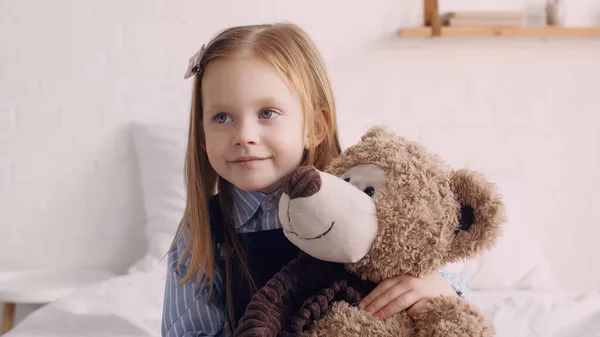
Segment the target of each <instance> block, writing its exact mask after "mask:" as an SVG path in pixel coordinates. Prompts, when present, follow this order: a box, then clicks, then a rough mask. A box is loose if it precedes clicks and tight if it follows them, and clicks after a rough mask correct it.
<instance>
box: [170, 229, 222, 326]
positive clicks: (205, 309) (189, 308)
mask: <svg viewBox="0 0 600 337" xmlns="http://www.w3.org/2000/svg"><path fill="white" fill-rule="evenodd" d="M184 240H185V236H184V237H182V240H180V241H181V242H177V246H176V247H174V248H173V250H171V251H170V252H169V254H168V258H167V260H168V270H167V278H166V285H165V294H164V303H163V316H162V326H161V335H162V337H191V336H199V335H201V336H220V335H221V334H222V332H223V327H224V323H225V319H224V309H223V306H222V304H221V301H220V299H219V296H220V294H221V290H222V278H221V276H220V273H219V270H218V268H217V266H216V265H215V285H214V287H213V292H212V296H211V297H210V298H208V289H202V290H198V287H197V286H195V285H194V281H195V280H196V278H195V277H193V278H191V279H190V280H189V281H188V282H187V283H184V284H181V280H182V279H183V276H184V275H185V273H186V272H187V264H180V263H179V258H180V256H181V254H182V252H183V251H184V247H185V243H184ZM180 284H181V285H180Z"/></svg>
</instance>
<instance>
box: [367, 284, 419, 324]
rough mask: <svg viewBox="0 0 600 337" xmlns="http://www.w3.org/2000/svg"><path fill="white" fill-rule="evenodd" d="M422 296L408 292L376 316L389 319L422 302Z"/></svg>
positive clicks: (414, 292) (387, 305)
mask: <svg viewBox="0 0 600 337" xmlns="http://www.w3.org/2000/svg"><path fill="white" fill-rule="evenodd" d="M420 298H421V297H420V295H419V294H418V293H417V292H416V291H407V292H405V293H403V294H401V295H400V296H398V297H396V298H395V299H394V300H392V301H391V302H389V303H387V304H386V305H385V306H384V307H383V308H382V309H381V310H379V311H376V312H375V314H374V315H375V316H377V317H379V318H381V319H388V318H390V317H392V316H394V315H395V314H397V313H399V312H402V311H404V310H406V309H408V308H410V307H411V306H412V305H413V304H415V303H416V302H418V301H419V300H420Z"/></svg>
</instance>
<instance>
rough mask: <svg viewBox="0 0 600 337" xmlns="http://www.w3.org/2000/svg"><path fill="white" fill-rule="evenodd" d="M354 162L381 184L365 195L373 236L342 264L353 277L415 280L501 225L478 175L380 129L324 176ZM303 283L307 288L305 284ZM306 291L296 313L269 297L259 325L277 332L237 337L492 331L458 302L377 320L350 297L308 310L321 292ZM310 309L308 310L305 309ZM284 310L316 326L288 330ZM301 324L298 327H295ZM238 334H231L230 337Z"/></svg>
mask: <svg viewBox="0 0 600 337" xmlns="http://www.w3.org/2000/svg"><path fill="white" fill-rule="evenodd" d="M360 164H375V165H377V166H379V167H380V168H381V169H383V170H384V171H385V183H384V184H383V188H381V189H379V190H378V191H375V194H374V195H373V196H372V198H373V200H374V201H375V204H376V208H377V217H378V235H377V238H376V240H375V242H374V243H373V245H372V246H371V250H370V251H369V252H368V254H367V255H366V256H364V257H363V258H362V259H361V260H359V261H358V262H356V263H348V264H345V265H344V267H345V270H346V271H350V272H352V273H354V274H355V276H356V277H357V278H360V279H362V280H368V279H375V280H383V279H386V278H390V277H394V276H397V275H400V274H411V275H414V276H421V275H424V274H427V273H430V272H432V271H434V270H436V269H439V268H440V267H442V266H444V265H446V264H448V263H451V262H455V261H458V260H461V259H468V258H472V257H474V256H476V255H477V254H480V253H482V252H483V251H485V250H487V249H490V248H491V247H492V246H493V244H494V243H495V242H496V239H497V237H498V236H499V235H500V232H501V225H502V223H503V222H504V220H505V218H504V208H503V203H502V201H501V198H500V196H499V195H498V194H497V192H496V191H495V187H494V186H493V184H491V183H489V182H488V181H487V180H486V179H485V178H484V177H483V176H482V175H480V174H478V173H477V172H473V171H469V170H465V169H460V170H453V169H452V168H450V167H449V166H447V165H446V164H445V163H444V162H443V161H442V159H441V158H440V157H438V156H437V155H434V154H431V153H429V152H427V151H426V150H425V148H424V147H422V146H421V145H419V144H417V143H415V142H411V141H408V140H406V139H404V138H402V137H398V136H396V135H395V134H394V133H392V132H389V131H387V130H386V129H384V128H382V127H374V128H372V129H370V130H369V131H368V132H367V133H365V135H364V136H363V137H362V138H361V142H359V143H358V144H355V145H353V146H351V147H349V148H348V149H346V150H345V151H344V152H343V153H342V154H341V155H340V156H339V157H338V158H336V159H335V160H334V161H333V162H332V164H331V165H330V166H329V167H328V169H327V171H328V172H329V173H332V174H333V175H336V176H338V177H340V176H342V175H343V174H344V173H345V172H346V171H347V170H348V169H349V168H351V167H353V166H356V165H360ZM307 266H308V265H307ZM305 272H306V271H304V272H301V273H305ZM320 272H322V270H318V269H315V270H314V273H313V274H312V275H314V277H315V278H316V279H322V278H323V277H322V275H321V276H318V274H319V273H320ZM278 277H279V276H278ZM312 277H313V276H311V277H309V278H308V279H310V278H312ZM340 277H344V276H343V275H342V274H336V275H332V278H331V279H329V280H327V282H333V281H335V280H340ZM300 279H303V278H300ZM302 282H308V283H311V281H309V280H307V279H303V281H302ZM364 282H367V281H364ZM327 284H331V283H327ZM311 286H313V287H314V288H312V289H306V287H303V288H301V289H302V292H305V293H309V292H310V291H313V292H312V294H313V296H308V297H307V300H306V301H305V302H304V303H303V304H305V306H303V307H302V309H300V310H297V308H299V307H300V305H299V304H295V307H294V308H285V305H284V303H283V302H285V301H278V300H277V298H275V297H274V298H273V302H272V304H271V306H272V307H278V308H279V309H278V311H277V312H279V313H278V314H274V313H273V312H271V313H272V317H269V318H265V320H266V321H269V323H267V322H263V325H270V326H272V327H276V328H274V329H271V330H269V331H268V332H267V330H268V329H267V330H264V331H262V332H261V333H260V334H252V333H249V334H246V333H243V335H244V336H276V335H280V333H282V332H284V333H282V334H281V335H289V334H287V333H291V335H303V336H311V337H315V336H401V337H409V336H491V335H493V334H494V328H493V327H492V326H491V325H489V324H488V323H487V322H486V321H485V319H484V316H483V314H482V313H481V312H480V311H479V310H478V309H477V308H476V307H474V306H473V305H471V304H469V303H468V302H466V301H465V300H463V299H461V298H458V297H438V298H435V299H433V300H432V301H431V302H430V303H429V304H428V306H427V310H426V311H425V312H423V313H422V316H420V317H418V318H416V319H414V320H413V319H411V318H409V317H408V316H407V315H406V313H405V312H402V313H399V314H397V315H395V316H393V317H391V318H389V319H387V320H385V321H383V320H381V319H379V318H376V317H375V316H373V315H371V314H369V313H367V312H365V311H363V310H360V309H358V307H356V306H355V305H353V304H355V303H356V301H357V299H356V296H355V298H354V299H353V300H352V301H348V300H344V299H341V298H335V297H331V296H330V297H329V298H328V300H327V301H321V302H318V301H317V302H318V303H320V304H319V306H317V305H316V304H314V303H313V304H310V302H311V301H312V302H315V301H314V294H317V292H318V290H319V289H322V288H320V286H317V285H316V284H314V283H311ZM321 286H323V284H321ZM359 286H360V285H358V283H357V287H359ZM337 287H339V285H338V286H337ZM326 289H327V288H326ZM290 291H291V290H290ZM295 293H296V294H297V293H298V292H295ZM363 295H366V294H364V293H361V292H358V295H357V296H363ZM286 296H288V295H286V294H285V291H284V293H282V294H280V298H286ZM278 298H279V297H278ZM352 302H354V303H352ZM252 305H254V304H253V303H251V304H250V305H249V307H252ZM310 305H312V307H311V308H312V309H311V310H312V311H311V310H308V309H306V308H307V306H310ZM290 310H291V311H294V312H295V314H293V315H292V316H293V317H295V318H293V317H292V318H291V319H292V320H293V319H298V317H299V316H302V315H304V316H303V317H304V318H302V319H306V318H309V317H312V318H313V321H315V322H313V321H311V320H306V321H302V324H298V325H297V326H296V328H295V329H292V330H293V331H292V330H289V324H290V318H289V317H285V315H284V313H285V312H288V313H289V312H290ZM273 320H274V321H273ZM300 325H303V327H302V328H299V327H300ZM277 327H278V328H277ZM238 333H239V331H236V335H238Z"/></svg>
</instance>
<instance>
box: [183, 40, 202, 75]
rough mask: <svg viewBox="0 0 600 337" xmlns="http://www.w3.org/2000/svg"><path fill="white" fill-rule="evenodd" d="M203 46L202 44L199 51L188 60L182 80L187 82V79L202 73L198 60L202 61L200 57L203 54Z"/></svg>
mask: <svg viewBox="0 0 600 337" xmlns="http://www.w3.org/2000/svg"><path fill="white" fill-rule="evenodd" d="M204 46H205V45H204V44H203V45H202V47H200V50H198V51H197V52H196V54H194V56H192V57H191V58H190V63H189V64H188V68H187V71H186V72H185V75H184V76H183V79H184V80H187V79H188V78H190V77H192V76H194V75H196V74H199V73H201V72H202V68H200V60H202V55H203V54H204Z"/></svg>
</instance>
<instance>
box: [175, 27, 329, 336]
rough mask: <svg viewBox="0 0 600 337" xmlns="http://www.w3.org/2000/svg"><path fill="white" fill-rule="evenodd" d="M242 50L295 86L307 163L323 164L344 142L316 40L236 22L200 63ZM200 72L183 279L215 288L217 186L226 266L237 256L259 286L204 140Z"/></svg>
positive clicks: (294, 30) (188, 164)
mask: <svg viewBox="0 0 600 337" xmlns="http://www.w3.org/2000/svg"><path fill="white" fill-rule="evenodd" d="M242 52H245V53H248V52H249V53H251V54H252V55H253V56H255V57H259V58H261V59H263V60H264V61H266V62H268V63H269V64H271V65H272V66H273V67H274V68H275V69H276V70H277V71H278V72H279V73H280V74H281V76H282V77H283V78H284V79H285V80H286V81H287V82H288V85H290V87H291V88H293V89H294V90H295V91H296V92H297V94H298V95H299V97H300V98H301V101H302V104H303V109H304V116H305V118H304V119H305V121H306V122H305V123H306V127H307V130H308V131H309V139H310V143H309V149H308V150H307V151H306V152H305V156H304V162H303V165H314V166H315V167H317V168H318V169H320V170H323V169H324V168H325V167H326V166H327V165H328V164H329V163H330V161H331V160H332V159H333V158H334V157H336V156H337V155H339V154H340V152H341V148H340V143H339V139H338V133H337V122H336V112H335V103H334V99H333V92H332V88H331V84H330V81H329V78H328V75H327V72H326V69H325V65H324V62H323V60H322V58H321V56H320V55H319V52H318V51H317V49H316V46H315V45H314V43H313V41H312V40H311V39H310V38H309V36H308V35H307V34H306V33H305V32H304V31H303V30H302V29H301V28H299V27H298V26H296V25H294V24H290V23H277V24H265V25H249V26H238V27H232V28H228V29H225V30H223V31H221V32H220V33H219V34H217V35H216V36H215V37H213V39H212V40H211V41H210V42H209V43H208V44H207V45H206V48H205V50H204V52H203V54H202V56H201V60H200V69H204V68H205V67H206V66H207V64H208V63H209V62H210V61H211V60H214V59H216V58H219V57H229V56H235V55H236V54H239V53H242ZM201 74H202V72H200V74H199V75H196V76H195V77H194V87H193V95H192V103H191V111H190V124H189V134H188V146H187V151H186V156H185V178H186V189H187V201H186V207H185V211H184V215H183V218H182V220H181V222H180V224H179V228H178V230H177V235H176V238H175V241H174V244H175V242H176V241H177V239H178V238H179V237H180V236H181V235H182V234H183V233H184V232H185V231H188V233H189V240H188V242H187V246H186V250H185V252H186V254H183V255H184V256H182V260H183V259H186V258H187V259H189V268H188V270H187V273H186V274H185V276H184V277H183V281H182V282H183V283H185V282H187V281H189V280H190V279H191V278H192V277H193V276H194V275H197V280H201V281H200V282H199V283H200V284H199V285H200V286H201V287H204V286H205V285H206V284H209V285H210V290H211V291H212V285H213V282H214V247H213V246H214V243H213V241H212V237H211V230H210V223H209V215H208V201H209V200H210V198H211V197H212V196H214V195H215V194H216V193H217V191H218V193H219V202H220V203H221V209H222V211H223V212H222V213H223V216H224V219H225V224H224V225H225V242H224V244H223V249H224V252H225V256H226V266H227V269H229V266H230V265H231V259H234V258H235V259H238V261H239V264H240V267H241V271H242V274H243V275H244V276H245V278H246V281H247V282H248V283H249V285H250V286H251V288H252V289H253V290H254V291H256V287H255V285H254V282H253V280H252V277H251V276H250V275H251V274H250V269H249V266H248V262H247V258H246V256H245V253H244V252H243V249H242V247H241V244H240V242H239V240H238V238H237V235H236V234H235V229H234V226H233V225H232V221H231V215H230V214H229V208H228V206H227V205H228V204H229V201H230V198H231V196H230V195H229V188H228V184H229V183H228V182H226V181H225V180H224V179H221V178H220V177H218V175H217V173H216V172H215V170H214V169H213V168H212V167H211V165H210V163H209V161H208V157H207V154H206V151H204V149H203V146H202V144H203V142H204V132H203V124H202V99H201V97H202V96H201V91H202V87H201V83H202V76H201ZM317 131H318V132H319V134H320V135H322V136H323V140H322V141H321V142H320V143H319V144H317V140H316V139H317V137H316V135H317ZM226 272H228V271H226ZM228 279H229V278H228ZM226 289H227V290H230V289H231V285H230V284H227V285H226ZM229 293H231V291H226V297H227V300H226V302H227V307H228V310H227V311H228V319H229V322H230V324H231V326H232V328H234V326H235V319H236V318H234V317H233V316H234V315H233V304H232V303H233V302H232V299H231V297H230V296H229ZM237 319H239V318H237Z"/></svg>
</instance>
